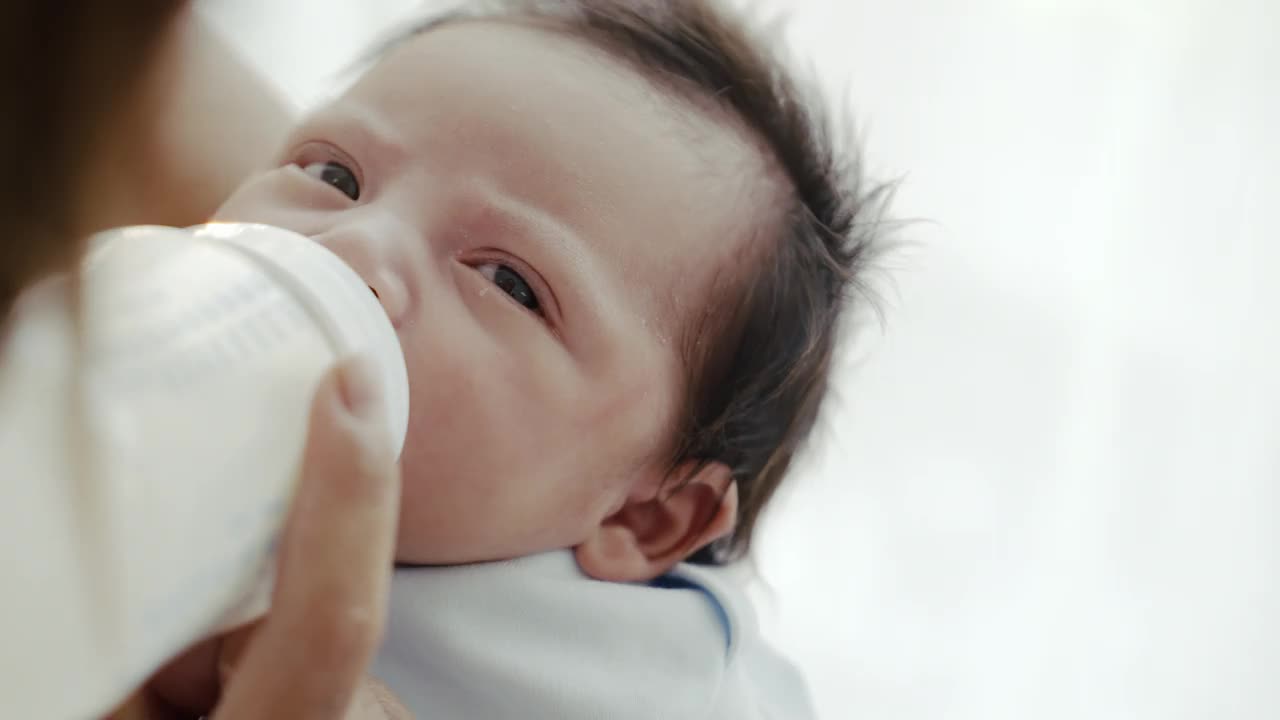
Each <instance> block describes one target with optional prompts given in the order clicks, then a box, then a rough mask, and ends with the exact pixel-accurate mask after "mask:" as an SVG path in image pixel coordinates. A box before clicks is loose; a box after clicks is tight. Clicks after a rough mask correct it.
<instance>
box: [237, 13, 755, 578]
mask: <svg viewBox="0 0 1280 720" xmlns="http://www.w3.org/2000/svg"><path fill="white" fill-rule="evenodd" d="M761 166H762V163H761V162H760V161H759V160H758V157H757V154H756V152H755V151H754V150H753V149H752V148H751V147H750V145H749V144H748V143H747V142H746V141H744V140H743V139H742V136H741V134H740V133H738V132H736V131H733V130H731V129H730V128H729V127H728V126H727V125H725V124H723V123H721V122H719V121H716V120H713V119H712V118H711V117H710V116H709V115H705V114H704V113H700V112H694V111H692V110H691V109H689V108H688V107H686V106H685V105H684V104H682V103H680V102H678V101H675V100H673V99H671V98H669V97H668V96H667V95H665V94H663V93H660V92H658V91H657V90H655V89H653V88H652V87H651V86H650V85H649V84H648V83H647V82H646V81H645V80H643V79H642V78H641V77H639V76H638V75H636V74H635V73H634V72H633V71H631V70H630V69H628V68H626V67H624V66H622V65H620V64H618V63H616V62H614V61H611V60H609V59H607V58H605V57H604V56H602V55H600V54H598V53H597V52H595V51H593V50H591V49H589V48H587V47H586V46H585V45H582V44H580V43H579V42H578V41H575V40H571V39H567V38H565V37H562V36H559V35H555V34H552V33H549V32H545V31H539V30H533V29H528V28H521V27H515V26H507V25H499V24H479V23H476V24H459V25H456V26H450V27H445V28H442V29H439V30H434V31H431V32H428V33H425V34H423V35H421V36H418V37H416V38H414V39H412V40H410V41H408V42H407V43H405V44H404V45H402V46H400V47H399V48H398V49H396V50H395V51H393V52H392V53H391V54H390V55H389V56H388V57H386V58H385V59H384V60H383V61H382V62H380V63H379V64H378V65H377V66H376V67H375V68H374V69H373V70H372V71H371V72H370V73H369V74H368V75H366V76H365V77H364V78H363V79H362V80H361V81H360V82H359V83H358V84H357V85H356V86H355V87H354V88H353V89H352V90H351V91H350V92H349V93H347V94H346V95H345V96H344V97H343V98H341V99H340V100H338V101H337V102H336V103H334V104H333V105H332V106H330V107H328V108H325V109H323V110H321V111H320V112H319V113H318V114H316V115H315V116H314V117H312V118H310V119H309V120H308V121H307V122H305V123H304V124H303V125H302V126H301V127H300V128H298V130H297V131H296V132H295V133H294V135H293V138H292V139H291V140H290V141H289V144H288V149H287V152H286V154H285V155H284V156H283V157H282V158H281V162H280V165H279V167H278V168H276V169H274V170H271V171H269V172H267V173H264V174H262V175H260V176H258V177H255V178H254V179H252V180H250V181H249V182H247V183H246V184H245V185H243V186H242V187H241V188H240V189H239V190H238V191H237V192H236V193H235V194H234V195H233V196H232V197H231V198H230V199H229V200H228V201H227V203H226V204H225V205H224V206H223V207H222V209H221V210H220V211H219V213H218V218H219V219H223V220H239V221H252V222H264V223H270V224H274V225H279V226H282V227H285V228H289V229H292V230H295V231H298V232H301V233H304V234H306V235H309V236H311V237H313V238H314V239H315V240H316V241H317V242H320V243H322V244H324V245H325V246H326V247H328V248H329V249H331V250H333V251H334V252H335V253H337V254H338V255H339V256H341V257H342V258H343V259H344V260H346V261H347V262H348V263H350V264H351V266H352V267H354V268H355V269H356V271H357V272H359V273H360V274H361V276H362V277H363V278H364V279H365V281H366V282H368V284H369V285H370V287H372V288H373V289H374V290H375V291H376V292H377V294H378V296H379V297H380V299H381V301H382V303H383V305H384V307H385V308H386V310H387V313H388V315H389V316H390V317H391V320H392V321H393V323H394V324H395V326H396V328H397V329H398V332H399V335H400V340H401V343H402V345H403V348H404V352H405V356H406V358H407V361H408V367H409V377H410V391H411V408H412V415H411V418H410V423H409V435H408V439H407V441H406V444H405V450H404V454H403V456H402V467H403V470H404V494H403V500H402V509H401V518H400V537H399V546H398V556H399V559H400V560H401V561H404V562H417V563H458V562H471V561H480V560H489V559H499V558H506V557H514V556H518V555H524V554H529V553H533V552H539V551H543V550H549V549H554V548H563V547H571V546H574V545H577V544H578V543H580V542H582V541H583V540H584V539H585V538H586V537H587V536H588V535H589V534H590V533H591V532H592V531H593V530H594V529H595V528H596V527H597V526H599V525H600V523H601V522H602V521H604V520H605V519H606V518H608V517H610V516H611V515H612V514H613V513H615V512H616V511H617V510H618V509H619V508H620V507H622V506H623V505H624V503H626V502H627V501H628V500H632V499H639V498H641V497H643V498H644V499H648V498H650V497H652V496H653V495H654V494H655V493H656V492H657V489H658V486H659V484H660V483H661V481H662V480H663V479H664V473H665V463H664V461H665V460H666V458H665V457H664V455H663V451H664V450H665V449H666V448H667V446H668V442H669V440H670V436H671V432H672V429H673V426H674V419H675V413H676V412H677V409H678V400H679V398H680V396H681V388H682V383H683V370H682V367H681V363H680V355H679V351H680V333H681V332H682V331H683V329H684V323H685V319H686V318H687V317H689V316H690V315H691V314H692V313H695V312H697V311H699V310H701V309H702V306H703V303H705V302H706V297H705V292H704V291H703V288H705V287H706V286H707V285H708V283H709V281H710V280H711V278H712V277H713V275H714V274H715V273H716V272H717V271H718V270H722V269H724V268H725V267H726V264H731V263H729V258H730V257H731V256H732V255H733V254H734V253H735V252H737V251H740V250H741V249H742V243H741V241H740V240H738V239H740V238H743V237H744V236H746V235H747V232H748V229H749V227H748V223H749V221H748V220H747V219H746V216H748V215H750V214H751V213H749V212H747V211H746V210H745V209H744V207H743V206H744V204H745V203H746V202H747V201H748V198H747V197H746V196H745V195H746V193H745V192H744V188H745V187H747V186H748V184H749V183H754V182H756V179H758V178H759V177H760V172H761V170H760V168H761Z"/></svg>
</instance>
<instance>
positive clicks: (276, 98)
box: [139, 12, 294, 226]
mask: <svg viewBox="0 0 1280 720" xmlns="http://www.w3.org/2000/svg"><path fill="white" fill-rule="evenodd" d="M176 35H177V37H176V39H177V40H178V42H179V50H178V52H177V53H176V55H177V57H178V60H177V62H178V67H177V69H176V77H174V79H173V85H172V88H173V89H172V92H173V95H172V102H170V103H168V104H167V106H166V108H165V110H164V111H163V112H164V114H163V117H162V118H161V119H160V120H161V121H160V124H159V128H158V131H157V137H156V138H155V140H156V142H157V143H158V147H157V148H155V150H156V152H154V153H152V156H153V157H155V158H157V160H156V166H155V167H154V169H153V172H152V173H150V174H149V175H150V177H149V178H148V180H147V183H146V187H145V189H144V192H145V194H146V196H147V202H146V205H145V208H146V210H145V211H146V212H147V214H148V217H144V218H140V219H139V222H147V223H155V224H164V225H175V226H182V225H190V224H195V223H199V222H202V221H204V220H206V219H207V218H208V217H209V216H210V215H211V214H212V213H213V211H214V210H216V209H217V207H218V206H219V205H220V204H222V202H223V201H224V200H225V199H226V198H227V196H228V195H230V194H231V192H232V191H233V190H234V189H235V188H236V186H237V185H239V184H240V182H241V181H243V180H244V179H245V178H246V177H247V176H248V175H250V174H251V173H253V172H255V171H257V170H260V169H264V168H266V167H268V166H269V165H270V163H271V162H272V160H273V159H274V156H275V154H276V153H277V152H278V151H279V146H280V144H281V143H282V142H283V140H284V137H285V134H286V133H287V132H288V130H289V127H290V126H291V124H292V120H293V115H294V110H293V108H291V107H290V105H289V104H288V102H287V101H286V100H285V99H284V98H283V97H282V96H281V95H280V93H278V92H277V91H276V90H275V88H273V87H271V86H270V84H269V83H268V82H267V81H266V80H265V79H264V78H262V77H261V76H260V75H258V74H257V72H256V71H255V70H254V69H253V68H251V67H250V66H249V65H248V63H247V62H246V61H245V60H244V59H243V58H241V57H240V56H239V55H238V54H237V53H236V52H235V51H234V50H233V49H232V47H231V46H230V45H229V44H228V43H227V41H226V40H225V39H224V38H222V37H221V36H220V35H219V34H218V33H217V32H216V31H215V30H214V29H213V28H212V27H210V25H209V23H208V22H206V21H204V20H203V18H201V16H200V14H199V13H195V12H192V13H189V14H188V16H187V17H186V18H185V19H184V21H183V24H182V27H181V28H180V29H179V30H178V32H177V33H176Z"/></svg>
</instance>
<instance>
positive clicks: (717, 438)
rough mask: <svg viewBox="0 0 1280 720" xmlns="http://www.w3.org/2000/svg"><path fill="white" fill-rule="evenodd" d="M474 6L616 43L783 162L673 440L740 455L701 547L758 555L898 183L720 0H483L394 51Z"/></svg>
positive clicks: (714, 313)
mask: <svg viewBox="0 0 1280 720" xmlns="http://www.w3.org/2000/svg"><path fill="white" fill-rule="evenodd" d="M466 20H482V21H497V22H511V23H520V24H523V25H526V26H531V27H537V28H542V29H545V30H547V31H550V32H557V33H562V34H564V35H565V36H567V37H571V38H576V39H578V40H580V41H583V42H586V43H588V44H589V45H592V46H594V47H596V48H597V49H599V50H602V51H604V52H607V53H609V54H610V55H612V56H614V57H616V58H618V59H620V60H622V61H623V62H625V63H627V64H628V65H630V66H631V67H632V68H634V69H635V70H636V71H638V72H639V73H641V74H642V75H644V76H645V77H646V78H647V79H649V80H650V81H651V82H653V83H654V84H655V85H656V86H658V87H659V88H662V89H663V90H665V91H667V92H670V93H672V94H673V95H674V96H676V97H677V98H680V99H683V100H687V101H690V102H689V104H690V107H691V108H701V110H699V111H705V110H706V109H707V105H708V103H710V104H711V105H712V107H714V108H718V110H719V111H724V112H726V113H728V115H727V117H729V118H731V119H733V121H734V122H735V124H741V125H742V126H745V129H746V130H747V131H748V132H749V133H750V134H751V135H752V136H754V138H755V140H756V141H757V142H758V143H760V145H761V146H762V148H763V150H764V151H765V153H766V154H767V155H769V156H771V157H770V158H769V159H770V161H771V162H770V164H771V165H774V166H775V167H776V168H777V169H778V171H780V174H781V176H782V178H783V180H784V182H783V186H784V191H783V193H782V197H781V198H779V203H780V205H781V207H780V208H778V212H776V213H775V214H774V215H775V217H778V218H780V220H779V221H775V222H770V223H764V224H763V226H761V227H758V228H756V229H755V230H754V231H753V236H754V237H753V238H750V240H752V241H753V242H751V243H745V244H746V245H748V246H749V247H752V248H753V249H755V250H756V251H755V252H751V253H748V254H747V255H746V257H747V258H748V262H747V264H746V267H745V268H744V269H743V270H742V271H740V272H736V273H721V274H720V276H719V278H718V279H717V281H716V283H715V284H714V286H713V287H712V288H710V289H709V296H708V302H707V303H706V309H705V311H703V312H701V313H699V314H698V316H697V317H695V318H694V319H693V321H692V322H689V323H687V325H686V327H685V328H684V332H683V336H682V344H681V346H682V351H683V356H684V360H685V366H686V368H687V373H688V376H687V378H686V388H685V399H684V402H683V409H682V412H681V415H680V420H679V423H680V424H679V427H678V428H677V431H676V433H675V435H674V438H673V440H674V442H673V443H672V445H671V449H670V454H669V460H670V463H671V464H670V467H671V469H672V470H673V471H674V470H676V469H678V468H681V467H685V468H689V467H692V468H693V469H694V472H696V470H697V469H698V468H699V467H701V466H705V464H706V463H710V462H720V463H724V464H725V465H727V466H728V467H729V468H730V471H731V472H732V477H733V479H734V481H735V483H736V484H737V488H738V498H739V511H738V517H737V519H736V520H737V522H736V527H735V530H734V531H733V533H732V535H730V536H729V537H728V538H725V539H724V540H722V541H720V542H718V543H715V544H713V545H712V546H709V547H706V548H702V549H701V550H699V551H698V552H697V553H696V554H695V555H694V557H693V558H691V559H692V560H693V561H694V562H701V563H706V564H719V563H724V562H729V561H731V560H734V559H737V558H740V557H742V556H744V555H746V554H747V552H748V551H749V549H750V545H751V540H752V535H753V533H754V531H755V528H756V524H757V521H758V520H759V518H760V514H761V511H762V510H763V509H764V507H765V505H766V504H767V503H768V502H769V500H770V498H772V497H773V495H774V492H775V491H776V490H777V489H778V486H779V485H780V484H781V483H782V479H783V477H784V475H785V474H786V471H787V468H788V466H789V465H790V464H791V462H792V459H793V457H794V456H795V454H796V452H797V450H799V449H800V448H801V447H802V445H803V444H804V442H805V441H806V440H807V439H808V438H809V436H810V435H811V433H812V431H813V428H814V424H815V422H816V419H817V416H818V410H819V407H820V406H821V404H822V401H823V398H824V397H825V396H826V394H827V389H828V385H829V383H830V377H831V368H832V358H833V353H834V349H835V346H836V341H837V336H838V335H839V331H840V329H841V325H842V322H841V321H842V318H843V317H844V316H845V314H846V313H847V312H848V310H849V308H850V307H851V305H853V304H854V303H855V302H860V301H862V302H869V301H871V299H872V297H873V294H872V292H871V290H870V288H869V286H868V283H867V279H866V275H867V274H868V269H869V266H870V262H871V260H872V259H873V256H874V255H875V254H876V252H877V250H878V249H879V247H880V242H879V239H880V238H879V228H880V227H881V226H882V225H881V223H880V219H881V213H882V211H883V210H884V207H885V205H886V200H887V197H888V194H889V192H888V186H886V185H875V186H871V185H870V184H869V183H867V182H866V181H865V180H864V178H863V170H862V164H861V162H860V157H859V156H858V155H857V153H856V148H855V147H854V144H853V143H850V144H849V147H848V154H847V155H841V154H840V153H839V152H837V149H836V148H835V146H834V143H833V142H832V137H831V121H830V119H829V118H828V117H827V108H828V106H827V105H826V104H825V103H824V102H822V99H821V98H819V97H817V96H815V95H813V94H812V91H811V90H809V89H807V88H802V87H801V86H800V84H799V83H798V82H797V81H796V79H795V78H793V77H792V76H790V75H789V74H788V73H787V72H786V69H785V68H784V67H783V64H782V62H781V61H780V59H779V58H778V57H776V56H775V55H774V54H773V53H772V52H771V51H770V50H769V47H768V43H766V42H765V41H764V40H763V39H762V38H760V37H758V36H757V35H756V34H755V33H753V31H751V30H750V29H749V28H748V27H747V26H746V25H745V24H744V23H743V22H742V20H741V19H740V18H739V17H738V15H737V14H736V13H735V12H733V11H730V10H728V9H726V8H725V7H723V6H722V5H721V4H720V3H718V2H714V1H713V0H541V1H539V0H497V1H495V2H487V3H484V2H480V3H468V4H467V7H466V8H465V9H462V10H457V11H454V12H451V13H446V14H443V15H438V16H435V17H433V18H432V19H430V20H429V21H427V22H425V23H420V24H418V25H417V26H415V27H413V28H412V29H411V30H410V31H409V32H407V33H403V34H399V33H398V34H397V37H396V38H395V39H394V40H393V41H392V42H390V43H388V44H387V45H386V46H383V47H382V48H381V51H385V50H387V49H388V48H389V47H390V46H394V45H395V44H397V43H398V42H400V41H402V40H404V39H406V38H408V37H412V36H414V35H417V34H419V33H421V32H426V31H429V30H431V29H433V28H437V27H440V26H441V25H444V24H448V23H454V22H460V21H466ZM445 71H446V72H447V69H446V70H445ZM762 180H764V179H762ZM756 248H758V249H756ZM693 474H694V473H693V472H686V473H684V474H683V475H682V476H681V475H677V476H676V477H684V478H689V477H692V475H693Z"/></svg>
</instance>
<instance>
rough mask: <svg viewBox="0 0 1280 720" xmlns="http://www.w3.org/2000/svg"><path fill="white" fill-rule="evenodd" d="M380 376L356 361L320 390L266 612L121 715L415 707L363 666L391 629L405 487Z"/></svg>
mask: <svg viewBox="0 0 1280 720" xmlns="http://www.w3.org/2000/svg"><path fill="white" fill-rule="evenodd" d="M374 377H375V376H374V374H373V372H372V371H371V369H370V367H369V366H368V365H367V364H366V363H364V362H363V361H355V362H347V363H345V364H344V365H342V366H340V367H339V368H338V369H337V370H335V371H333V372H331V373H330V374H329V375H328V376H327V377H326V378H325V379H324V380H323V382H322V383H321V385H320V388H319V390H318V391H317V393H316V397H315V401H314V404H313V406H312V412H311V429H310V436H309V439H308V444H307V450H306V457H305V460H304V463H303V475H302V481H301V484H300V486H299V488H298V494H297V497H296V498H295V500H294V505H293V508H292V510H291V512H290V517H289V521H288V524H287V526H286V528H285V532H284V536H283V539H282V542H281V547H280V555H279V561H280V562H279V571H278V574H277V577H276V587H275V592H274V595H273V598H272V606H271V610H270V612H269V613H268V615H267V616H266V617H265V618H264V619H263V620H261V621H260V622H258V623H256V624H255V625H254V626H253V627H252V628H250V629H246V630H242V631H238V632H235V633H232V634H230V635H228V636H225V637H223V638H219V639H217V640H213V641H209V642H206V643H203V644H202V645H200V646H199V647H197V648H195V649H193V650H192V651H190V652H189V653H188V654H187V655H186V656H184V658H183V659H182V660H180V661H179V662H177V663H175V664H174V665H171V666H170V667H169V668H168V669H166V670H165V671H163V672H162V673H160V674H159V675H158V676H157V677H156V679H155V680H154V681H153V682H152V683H151V684H150V685H149V686H148V688H147V692H146V694H145V695H143V696H140V698H139V702H137V703H134V704H133V708H131V710H132V712H125V713H122V714H118V715H117V717H121V718H126V717H127V718H130V720H132V718H145V719H146V720H160V719H162V718H175V717H190V716H191V715H193V714H195V715H198V714H201V713H203V712H207V711H208V710H209V709H211V708H212V710H213V718H214V720H279V719H280V718H306V719H307V720H312V719H314V720H401V719H402V718H408V717H411V716H410V715H409V713H408V712H407V711H405V710H404V709H403V708H402V707H400V706H399V703H398V702H396V701H395V700H394V698H392V697H391V696H390V693H388V692H386V691H385V689H382V688H381V686H380V685H377V684H374V683H371V681H369V680H367V679H366V677H365V672H366V669H367V667H368V665H369V662H370V660H371V659H372V656H373V653H374V651H375V650H376V648H377V645H378V643H379V641H380V640H381V637H382V630H383V623H384V621H385V616H386V604H387V591H388V587H389V585H390V580H391V572H392V567H393V554H394V549H395V548H394V544H395V535H396V520H397V517H398V512H399V497H400V474H399V469H398V468H397V467H396V466H395V463H394V459H393V458H392V456H391V451H390V446H391V442H390V439H389V438H388V437H386V430H385V428H384V426H383V422H382V418H384V417H385V414H384V412H383V408H382V405H383V398H382V396H381V393H380V389H379V388H378V387H377V385H376V381H375V380H374ZM224 682H225V684H224ZM215 705H216V706H215Z"/></svg>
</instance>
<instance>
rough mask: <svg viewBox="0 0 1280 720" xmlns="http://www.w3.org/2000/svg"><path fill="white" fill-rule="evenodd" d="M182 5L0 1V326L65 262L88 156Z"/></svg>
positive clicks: (73, 244)
mask: <svg viewBox="0 0 1280 720" xmlns="http://www.w3.org/2000/svg"><path fill="white" fill-rule="evenodd" d="M185 5H186V3H185V2H176V1H175V0H129V2H120V1H119V0H63V1H61V2H49V1H48V0H5V2H3V3H0V103H3V108H4V109H3V111H0V157H2V158H3V159H4V172H3V173H0V324H3V321H4V318H5V316H6V315H7V314H8V311H9V306H10V305H11V304H12V302H13V300H14V298H15V297H16V295H17V294H18V293H19V291H20V290H21V289H22V288H23V287H25V286H26V285H27V284H28V283H30V282H31V281H33V280H35V279H36V278H38V277H39V276H40V275H42V274H44V273H47V272H50V271H51V270H54V269H62V268H64V267H67V266H70V265H71V263H72V262H73V260H74V259H75V258H76V257H77V256H78V255H79V252H80V245H81V242H82V240H83V237H84V235H83V230H84V229H85V228H82V227H77V226H76V225H75V224H76V222H77V221H78V218H77V217H75V215H76V212H77V211H78V210H79V207H78V203H79V202H80V201H81V200H82V199H83V198H82V196H81V186H80V184H79V183H80V180H81V179H82V178H81V174H82V173H83V171H84V170H85V163H86V158H88V157H89V156H90V155H91V154H92V153H93V152H94V151H95V148H96V142H97V141H98V139H99V138H100V137H101V136H102V135H103V134H104V133H103V129H104V128H105V127H106V126H108V125H109V124H111V123H113V122H121V121H127V120H126V119H123V118H122V115H121V113H122V112H123V110H122V108H129V107H131V106H132V105H133V103H132V102H130V100H131V94H132V93H133V92H135V91H136V90H137V88H138V87H139V80H140V78H141V76H142V74H143V72H144V70H145V69H146V68H147V67H148V66H149V65H150V60H151V58H152V56H153V54H154V53H155V52H156V50H157V49H158V47H159V45H160V43H161V42H162V41H163V39H164V37H165V30H166V29H167V28H169V27H170V25H171V23H172V22H173V19H174V17H175V16H176V14H177V13H178V12H179V11H181V10H182V9H183V7H184V6H185Z"/></svg>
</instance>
